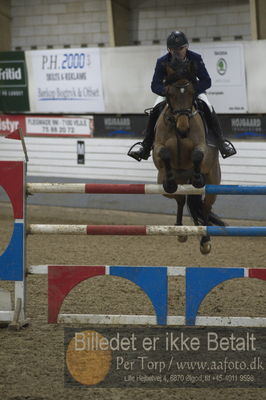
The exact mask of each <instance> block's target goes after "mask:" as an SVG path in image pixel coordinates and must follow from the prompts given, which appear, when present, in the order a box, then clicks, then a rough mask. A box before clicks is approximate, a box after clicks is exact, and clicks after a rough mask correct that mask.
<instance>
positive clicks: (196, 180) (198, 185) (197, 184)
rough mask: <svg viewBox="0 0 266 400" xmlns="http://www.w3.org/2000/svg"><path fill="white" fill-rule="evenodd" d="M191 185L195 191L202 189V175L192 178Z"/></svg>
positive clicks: (203, 180) (203, 181)
mask: <svg viewBox="0 0 266 400" xmlns="http://www.w3.org/2000/svg"><path fill="white" fill-rule="evenodd" d="M192 185H193V186H194V187H195V188H197V189H200V188H202V187H204V186H205V178H204V176H203V175H202V174H200V175H199V176H197V177H194V178H193V180H192Z"/></svg>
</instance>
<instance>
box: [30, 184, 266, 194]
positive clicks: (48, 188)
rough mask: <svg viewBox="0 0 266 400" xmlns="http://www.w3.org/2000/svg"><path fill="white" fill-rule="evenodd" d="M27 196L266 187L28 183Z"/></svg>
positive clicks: (257, 189) (262, 190) (258, 190)
mask: <svg viewBox="0 0 266 400" xmlns="http://www.w3.org/2000/svg"><path fill="white" fill-rule="evenodd" d="M26 188H27V194H34V193H88V194H167V195H172V196H174V195H176V194H177V195H182V194H184V195H188V194H190V195H193V194H195V195H197V194H198V195H200V194H217V195H218V194H223V195H229V194H230V195H243V194H245V195H265V194H266V185H260V186H252V185H206V186H205V187H203V188H200V189H197V188H195V187H194V186H192V185H178V189H177V190H176V191H175V192H174V193H171V194H170V193H167V192H165V190H164V189H163V185H159V184H110V183H104V184H101V183H28V184H27V186H26Z"/></svg>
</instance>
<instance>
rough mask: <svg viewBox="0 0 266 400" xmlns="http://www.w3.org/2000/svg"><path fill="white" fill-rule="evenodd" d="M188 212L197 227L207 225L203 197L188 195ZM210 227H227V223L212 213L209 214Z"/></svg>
mask: <svg viewBox="0 0 266 400" xmlns="http://www.w3.org/2000/svg"><path fill="white" fill-rule="evenodd" d="M187 207H188V211H189V213H190V215H191V217H192V219H193V221H194V224H195V225H205V221H204V212H203V201H202V196H201V195H188V196H187ZM208 222H209V225H218V226H225V223H224V222H223V221H222V220H221V219H220V217H218V215H216V214H214V213H213V212H212V211H211V212H210V214H209V221H208Z"/></svg>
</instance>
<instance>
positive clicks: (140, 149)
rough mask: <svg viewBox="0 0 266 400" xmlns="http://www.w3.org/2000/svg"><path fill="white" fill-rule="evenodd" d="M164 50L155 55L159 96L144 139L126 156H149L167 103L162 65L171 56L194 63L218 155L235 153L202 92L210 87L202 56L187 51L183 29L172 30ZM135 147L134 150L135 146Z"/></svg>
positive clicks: (154, 84) (155, 83) (198, 92)
mask: <svg viewBox="0 0 266 400" xmlns="http://www.w3.org/2000/svg"><path fill="white" fill-rule="evenodd" d="M167 50H168V53H167V54H165V55H164V56H162V57H160V58H158V60H157V63H156V67H155V71H154V75H153V79H152V83H151V90H152V91H153V92H154V93H156V94H157V95H159V98H158V99H157V101H156V103H155V106H154V107H153V108H152V110H151V112H150V115H149V120H148V124H147V127H146V130H145V137H144V140H143V142H138V143H136V144H135V145H134V146H132V147H131V149H130V150H129V152H128V155H129V156H131V157H133V158H135V159H136V160H138V161H141V159H143V160H147V159H148V158H149V156H150V152H151V148H152V145H153V142H154V137H155V130H154V128H155V124H156V121H157V119H158V117H159V115H160V113H161V111H162V110H163V108H164V106H165V104H166V102H165V98H164V97H165V95H166V93H165V86H164V79H165V78H166V70H165V66H164V65H165V63H166V62H170V61H171V59H172V57H173V56H175V57H178V58H179V59H180V60H183V61H187V60H188V61H192V62H193V63H194V64H195V65H196V71H197V72H196V75H197V80H196V83H195V86H196V97H197V98H199V99H200V100H202V101H203V102H204V114H205V117H206V119H207V123H208V126H209V128H210V129H211V130H212V131H213V133H214V135H215V137H216V139H217V144H218V148H219V150H220V152H221V155H222V157H223V158H226V157H230V156H232V155H234V154H236V150H235V148H234V146H233V145H232V143H230V142H229V141H228V140H225V138H224V136H223V133H222V129H221V126H220V123H219V120H218V118H217V115H216V113H215V111H214V109H213V107H212V106H211V104H210V102H209V100H208V98H207V96H206V94H205V90H206V89H208V88H209V87H210V86H211V78H210V76H209V74H208V71H207V70H206V67H205V65H204V62H203V60H202V58H201V55H200V54H197V53H195V52H193V51H190V50H188V40H187V37H186V35H185V34H184V33H183V32H179V31H175V32H172V33H171V34H170V35H169V36H168V38H167ZM135 146H136V149H134V147H135Z"/></svg>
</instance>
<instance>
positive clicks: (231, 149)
mask: <svg viewBox="0 0 266 400" xmlns="http://www.w3.org/2000/svg"><path fill="white" fill-rule="evenodd" d="M219 150H220V153H221V156H222V157H223V158H227V157H231V156H234V155H235V154H236V149H235V146H234V145H233V143H231V142H229V140H224V141H223V142H222V144H221V146H219Z"/></svg>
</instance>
